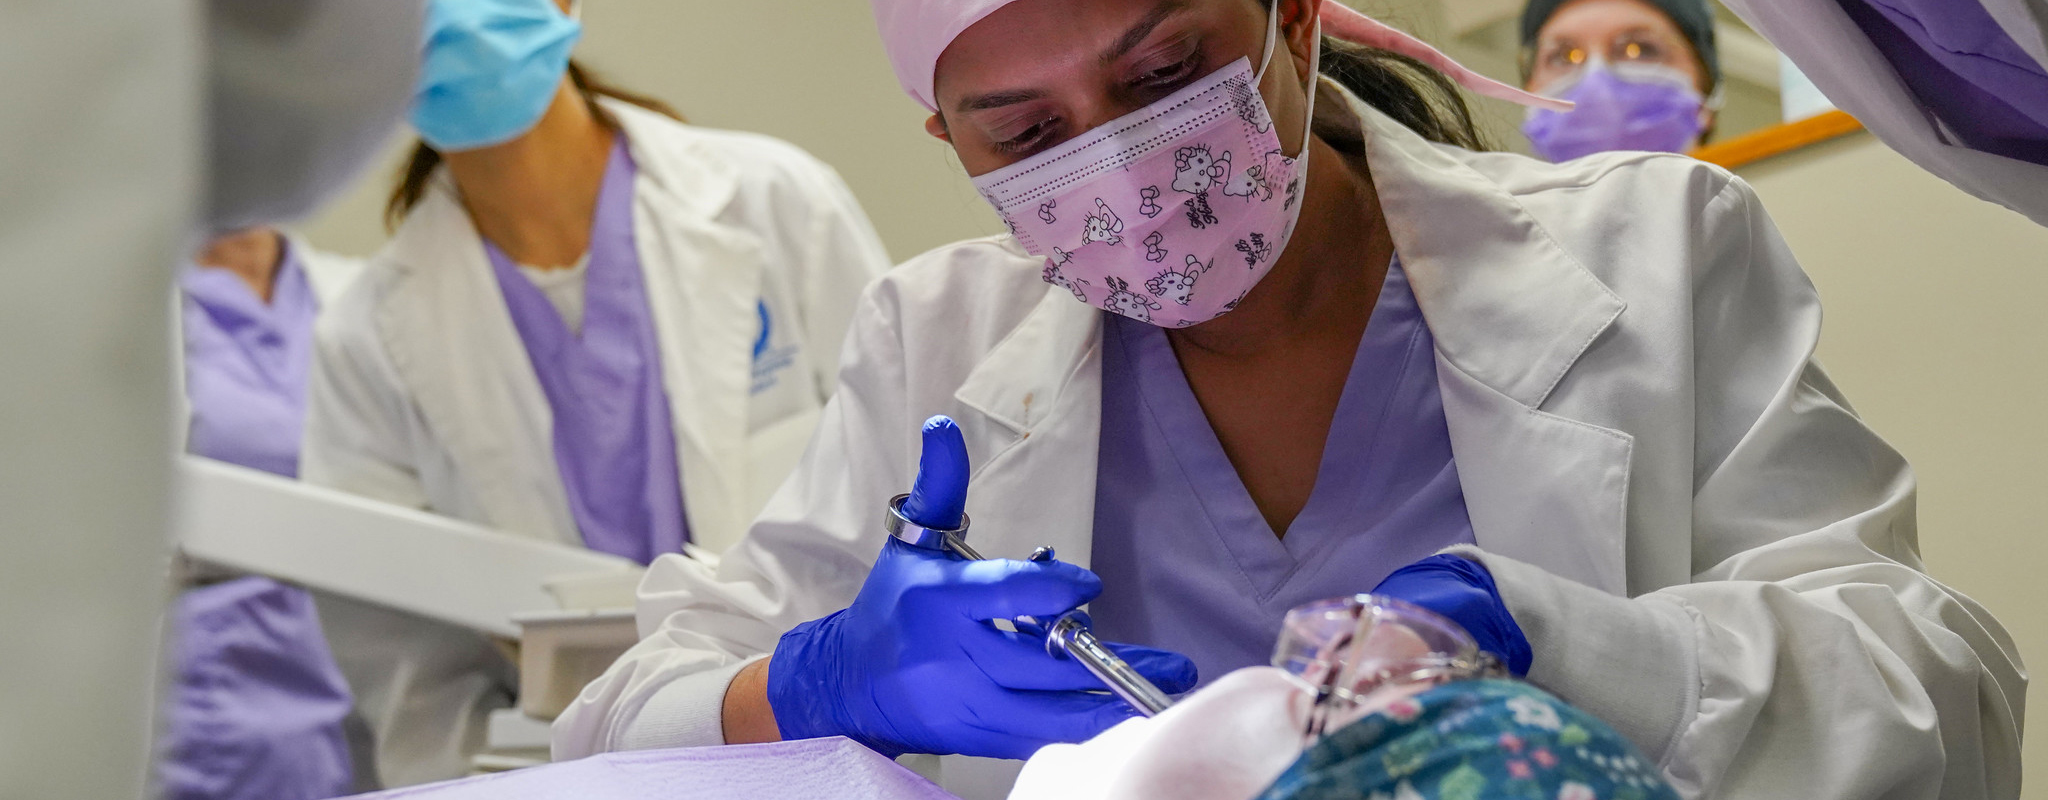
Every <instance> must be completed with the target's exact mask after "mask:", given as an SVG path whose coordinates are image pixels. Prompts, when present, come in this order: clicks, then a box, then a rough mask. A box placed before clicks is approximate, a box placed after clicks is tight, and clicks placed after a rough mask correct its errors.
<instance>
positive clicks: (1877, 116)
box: [1723, 0, 2048, 225]
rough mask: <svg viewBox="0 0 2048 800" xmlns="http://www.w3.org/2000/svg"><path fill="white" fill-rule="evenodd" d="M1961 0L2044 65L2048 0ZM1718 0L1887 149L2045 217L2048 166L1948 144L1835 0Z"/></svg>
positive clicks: (2045, 220)
mask: <svg viewBox="0 0 2048 800" xmlns="http://www.w3.org/2000/svg"><path fill="white" fill-rule="evenodd" d="M1965 1H1966V2H1972V3H1981V4H1982V5H1983V6H1984V9H1985V11H1986V12H1988V13H1989V14H1990V15H1991V17H1992V18H1993V19H1994V20H1996V21H1997V22H1998V25H1999V28H2000V29H2002V30H2003V31H2005V33H2006V34H2007V35H2008V36H2010V37H2012V40H2013V42H2014V43H2016V44H2018V45H2019V47H2020V48H2021V49H2022V50H2024V51H2026V53H2027V54H2028V55H2030V56H2032V57H2033V58H2034V59H2035V60H2037V61H2039V62H2040V63H2041V64H2042V65H2043V66H2048V0H1965ZM1723 4H1725V5H1726V6H1728V8H1729V9H1730V10H1732V11H1734V12H1735V13H1736V14H1738V15H1740V16H1741V17H1742V19H1743V21H1745V22H1748V23H1749V26H1750V27H1751V28H1754V29H1755V30H1756V31H1757V32H1758V33H1761V34H1763V35H1764V38H1766V39H1769V40H1770V42H1771V44H1774V45H1776V46H1777V47H1778V49H1779V50H1780V51H1782V52H1783V53H1784V54H1785V55H1786V56H1788V57H1790V58H1791V59H1792V61H1793V62H1794V63H1796V64H1797V65H1798V66H1799V69H1800V71H1802V72H1804V73H1805V74H1806V75H1807V77H1808V78H1810V79H1811V80H1812V81H1813V83H1814V85H1815V86H1818V87H1820V90H1821V91H1822V92H1825V93H1826V94H1827V97H1828V99H1830V100H1832V101H1834V103H1835V105H1837V106H1838V107H1840V108H1841V109H1842V110H1843V111H1847V112H1849V113H1850V114H1851V115H1853V116H1855V117H1856V119H1857V120H1859V121H1861V122H1862V123H1863V125H1864V127H1867V128H1869V129H1870V131H1871V133H1874V134H1876V135H1877V138H1879V139H1881V140H1883V141H1884V143H1885V144H1886V145H1889V146H1890V147H1891V148H1892V149H1893V150H1897V151H1899V153H1900V154H1901V155H1904V156H1905V157H1907V158H1909V159H1912V160H1913V163H1915V164H1918V165H1920V167H1921V168H1922V169H1925V170H1927V171H1929V172H1932V173H1934V174H1936V175H1939V176H1941V178H1942V179H1943V180H1946V181H1948V182H1949V183H1952V184H1955V185H1956V186H1957V187H1958V188H1960V189H1962V190H1963V191H1966V192H1969V193H1970V194H1972V195H1976V196H1977V197H1979V198H1982V199H1984V200H1988V201H1991V202H1994V203H1997V204H1999V205H2002V206H2005V207H2006V208H2010V209H2012V210H2014V211H2017V212H2019V213H2021V214H2024V215H2026V216H2027V217H2028V218H2030V219H2032V220H2033V221H2035V222H2036V223H2040V224H2042V225H2048V166H2042V165H2040V164H2030V163H2027V162H2025V161H2020V160H2018V159H2012V158H2006V157H2004V156H1998V155H1992V154H1990V153H1986V152H1982V151H1979V150H1973V149H1970V148H1968V147H1962V146H1958V145H1956V144H1952V143H1951V142H1950V138H1949V137H1948V135H1947V134H1946V133H1945V132H1944V131H1943V130H1942V129H1941V127H1940V125H1939V123H1938V121H1937V120H1935V119H1934V117H1933V115H1931V114H1929V113H1928V112H1927V111H1926V110H1925V109H1924V108H1922V107H1921V105H1920V103H1919V101H1918V100H1917V99H1915V97H1914V94H1913V92H1912V90H1911V89H1909V88H1908V87H1907V86H1906V85H1905V83H1904V82H1903V81H1901V80H1900V79H1899V75H1898V70H1897V69H1896V68H1895V67H1893V66H1892V64H1891V62H1890V61H1888V60H1886V59H1885V57H1884V55H1883V54H1882V53H1880V52H1878V50H1877V48H1876V47H1875V46H1873V45H1872V44H1871V42H1870V39H1869V37H1868V36H1866V35H1865V34H1864V33H1863V30H1862V29H1861V28H1859V27H1857V25H1856V23H1855V22H1854V21H1853V20H1851V19H1850V18H1849V16H1848V14H1847V13H1845V12H1844V11H1843V10H1842V7H1841V6H1840V5H1839V3H1838V2H1837V0H1723ZM2043 102H2048V99H2044V100H2043Z"/></svg>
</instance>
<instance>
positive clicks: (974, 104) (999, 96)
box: [958, 89, 1045, 112]
mask: <svg viewBox="0 0 2048 800" xmlns="http://www.w3.org/2000/svg"><path fill="white" fill-rule="evenodd" d="M1044 96H1045V93H1044V92H1041V91H1038V90H1037V89H1019V90H1016V91H1010V92H990V93H988V94H983V95H976V96H974V97H969V98H967V99H965V100H962V101H960V105H959V106H958V109H959V110H960V111H962V112H966V111H988V110H990V109H995V108H1002V107H1003V106H1014V105H1016V104H1018V103H1029V102H1031V101H1033V100H1037V99H1039V98H1042V97H1044Z"/></svg>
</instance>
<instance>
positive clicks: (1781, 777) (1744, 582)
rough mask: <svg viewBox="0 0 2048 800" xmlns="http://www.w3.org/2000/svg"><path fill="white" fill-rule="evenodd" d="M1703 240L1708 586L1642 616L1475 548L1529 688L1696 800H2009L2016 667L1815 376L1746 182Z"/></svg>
mask: <svg viewBox="0 0 2048 800" xmlns="http://www.w3.org/2000/svg"><path fill="white" fill-rule="evenodd" d="M1695 235H1696V236H1697V237H1698V238H1697V245H1696V249H1697V251H1698V252H1697V258H1696V259H1695V264H1696V265H1698V266H1697V268H1696V272H1695V274H1694V276H1693V279H1692V284H1693V290H1694V303H1693V314H1694V326H1693V327H1694V330H1693V334H1694V338H1695V344H1694V354H1695V355H1694V358H1695V363H1694V364H1693V370H1694V372H1695V383H1696V386H1697V389H1696V396H1695V397H1694V403H1695V405H1696V410H1695V415H1696V431H1695V437H1696V448H1695V483H1694V486H1695V491H1694V503H1693V515H1692V530H1691V532H1690V536H1691V542H1692V553H1693V563H1694V569H1695V572H1696V574H1695V575H1694V576H1693V579H1692V581H1691V582H1689V583H1685V584H1682V585H1677V586H1671V587H1666V588H1663V589H1659V590H1656V591H1649V592H1646V593H1643V594H1641V595H1639V596H1637V597H1634V598H1632V599H1630V598H1623V597H1618V596H1614V595H1610V594H1607V593H1604V592H1601V591H1597V590H1595V589H1592V588H1590V587H1587V586H1585V585H1582V584H1578V583H1574V582H1571V581H1568V580H1565V579H1563V578H1559V577H1556V576H1554V575H1552V574H1550V573H1548V572H1545V571H1543V570H1541V569H1539V568H1537V567H1534V566H1530V565H1528V564H1524V563H1520V562H1517V561H1514V560H1511V559H1507V558H1503V557H1500V556H1495V555H1492V554H1488V553H1484V552H1481V551H1479V550H1477V549H1470V548H1468V549H1465V552H1467V553H1468V554H1470V555H1472V556H1474V557H1476V558H1478V559H1480V560H1481V561H1483V562H1484V563H1485V564H1486V565H1487V567H1488V568H1489V569H1490V570H1491V571H1492V572H1493V573H1494V575H1495V577H1496V579H1497V580H1498V582H1499V585H1500V587H1501V591H1502V595H1503V597H1504V599H1505V600H1506V602H1507V604H1508V607H1509V610H1510V612H1511V613H1512V614H1513V615H1514V617H1515V619H1516V621H1517V622H1519V623H1520V624H1521V626H1522V628H1523V630H1524V631H1525V632H1526V633H1527V634H1528V636H1529V640H1530V643H1531V644H1532V645H1533V647H1534V650H1535V661H1534V667H1533V670H1532V671H1531V673H1530V675H1529V677H1530V679H1531V680H1533V681H1534V682H1536V683H1538V684H1540V685H1542V686H1544V687H1546V688H1549V689H1551V690H1552V691H1553V692H1556V693H1557V694H1559V695H1560V696H1562V697H1565V698H1566V699H1568V700H1571V701H1572V702H1574V703H1576V704H1578V705H1580V706H1582V707H1584V708H1586V709H1587V710H1589V711H1592V712H1593V713H1595V714H1597V715H1599V716H1601V717H1603V718H1605V719H1607V720H1608V721H1610V722H1612V723H1613V724H1614V725H1615V726H1616V727H1617V728H1619V729H1620V730H1622V731H1623V732H1624V733H1626V734H1628V735H1629V736H1630V737H1631V738H1632V739H1634V740H1635V741H1636V742H1637V744H1639V745H1640V746H1641V747H1643V748H1644V750H1645V751H1646V752H1648V753H1650V754H1651V755H1652V756H1653V757H1655V758H1658V759H1660V761H1661V766H1662V767H1663V769H1664V770H1665V773H1666V775H1667V776H1668V777H1669V778H1670V779H1671V781H1672V782H1673V784H1674V785H1675V786H1677V787H1678V788H1679V790H1680V791H1681V793H1682V794H1684V795H1685V796H1687V797H1772V796H1783V795H1784V794H1785V793H1786V790H1787V787H1799V788H1798V793H1799V794H1800V796H1802V797H1808V798H1845V799H1846V798H1869V797H1928V798H1932V797H1941V798H1958V799H1960V798H1993V797H1997V798H2009V797H2015V796H2017V794H2018V791H2019V763H2020V762H2019V742H2020V725H2021V711H2022V705H2021V704H2022V697H2023V693H2024V690H2025V684H2026V676H2025V674H2024V672H2023V671H2022V669H2023V668H2022V666H2021V665H2020V661H2019V657H2018V653H2017V650H2016V648H2015V647H2014V645H2013V643H2012V641H2011V639H2010V638H2009V637H2008V636H2007V635H2006V633H2005V632H2004V631H2003V629H2001V628H2000V627H1999V625H1998V623H1997V622H1996V621H1995V620H1993V619H1992V618H1991V616H1990V614H1988V613H1987V612H1986V611H1985V610H1984V609H1983V608H1982V607H1980V606H1978V605H1977V604H1976V603H1975V602H1974V601H1972V600H1970V599H1969V598H1968V597H1965V596H1963V595H1962V594H1960V593H1958V592H1956V591H1954V590H1952V589H1949V588H1948V587H1945V586H1943V585H1941V584H1940V583H1938V582H1936V581H1935V580H1934V579H1933V578H1930V577H1928V576H1927V575H1926V574H1925V573H1924V572H1923V571H1922V569H1921V561H1920V557H1919V553H1918V543H1917V533H1916V530H1915V523H1914V502H1915V499H1914V496H1915V486H1914V478H1913V473H1912V470H1911V468H1910V467H1909V466H1908V465H1907V463H1906V462H1905V460H1904V458H1902V457H1901V456H1900V455H1899V453H1897V452H1896V451H1894V450H1893V449H1892V448H1891V447H1890V446H1889V445H1887V444H1886V443H1885V442H1884V441H1883V440H1882V439H1880V438H1879V437H1878V436H1877V435H1876V434H1875V433H1873V432H1872V431H1871V430H1870V429H1868V428H1867V427H1865V426H1864V424H1863V422H1862V421H1861V420H1860V419H1859V418H1858V417H1857V416H1856V414H1855V412H1854V411H1853V410H1852V409H1851V408H1850V407H1849V405H1848V403H1847V401H1846V400H1845V399H1844V398H1843V397H1842V395H1841V394H1840V393H1839V392H1838V391H1837V390H1836V389H1835V387H1834V386H1833V384H1832V383H1830V382H1829V380H1828V379H1827V377H1826V375H1825V374H1824V373H1823V372H1822V371H1821V370H1820V368H1819V366H1818V365H1816V364H1815V363H1813V361H1812V350H1813V339H1815V338H1817V333H1818V329H1819V301H1818V299H1817V296H1816V295H1815V293H1814V291H1813V288H1812V286H1811V284H1810V283H1808V282H1807V280H1806V278H1805V276H1804V274H1803V273H1802V272H1801V271H1800V270H1799V268H1798V266H1797V264H1796V262H1795V261H1794V260H1793V257H1792V254H1791V252H1790V251H1789V250H1788V248H1787V247H1786V245H1785V243H1784V242H1783V241H1782V240H1781V239H1780V237H1779V235H1778V233H1777V231H1776V229H1775V228H1774V227H1773V225H1772V224H1771V222H1770V220H1769V218H1768V217H1767V216H1766V215H1765V214H1764V212H1763V210H1762V208H1761V207H1760V205H1759V204H1758V202H1757V199H1756V198H1755V196H1754V195H1753V193H1752V192H1751V190H1750V189H1749V187H1748V186H1747V185H1745V184H1743V183H1742V182H1741V181H1740V180H1732V179H1731V180H1730V181H1729V183H1728V184H1727V186H1726V188H1724V189H1723V190H1721V191H1720V192H1719V194H1718V196H1716V197H1715V198H1714V199H1713V200H1712V201H1711V202H1710V203H1708V204H1706V206H1705V211H1704V212H1703V215H1702V217H1701V219H1700V220H1699V222H1698V225H1697V228H1696V231H1695ZM1947 533H1948V534H1950V535H1954V534H1956V533H1959V532H1954V531H1950V532H1947Z"/></svg>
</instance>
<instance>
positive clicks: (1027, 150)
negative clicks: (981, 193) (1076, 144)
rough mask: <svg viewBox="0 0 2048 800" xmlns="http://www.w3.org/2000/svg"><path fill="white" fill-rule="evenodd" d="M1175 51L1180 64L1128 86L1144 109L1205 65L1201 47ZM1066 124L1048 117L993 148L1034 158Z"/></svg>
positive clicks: (1186, 45) (1155, 71)
mask: <svg viewBox="0 0 2048 800" xmlns="http://www.w3.org/2000/svg"><path fill="white" fill-rule="evenodd" d="M1176 47H1177V49H1179V50H1180V51H1181V52H1180V54H1179V58H1178V59H1177V60H1175V61H1174V62H1173V63H1171V64H1168V65H1166V66H1162V67H1157V68H1154V69H1150V70H1145V71H1142V72H1139V73H1138V75H1137V76H1136V77H1134V78H1132V79H1130V80H1129V81H1128V82H1126V84H1125V86H1126V88H1125V89H1124V91H1126V92H1128V93H1129V94H1130V96H1131V97H1132V99H1134V100H1137V101H1139V102H1140V104H1141V105H1142V104H1146V103H1151V102H1152V101H1154V100H1157V99H1158V98H1161V97H1164V96H1166V95H1169V94H1172V93H1174V92H1176V91H1179V90H1180V88H1181V87H1183V86H1185V85H1187V84H1188V83H1189V82H1191V81H1193V80H1194V79H1195V78H1196V77H1199V73H1200V71H1201V68H1202V63H1203V54H1202V49H1201V47H1200V45H1199V43H1197V42H1193V41H1189V42H1183V43H1178V44H1177V45H1176ZM1155 63H1156V59H1155ZM1063 123H1064V120H1062V119H1061V118H1060V117H1058V116H1047V117H1045V118H1044V119H1041V120H1039V121H1038V122H1036V123H1033V124H1031V125H1030V126H1028V127H1025V128H1024V129H1023V130H1021V131H1018V132H1017V133H1016V134H1014V135H1009V136H1007V137H1005V138H1000V139H997V140H996V141H994V142H993V143H992V144H991V147H993V148H994V149H995V151H996V152H998V153H1001V154H1003V155H1005V156H1008V157H1012V158H1016V157H1023V156H1028V155H1031V154H1032V153H1035V152H1037V151H1039V150H1043V149H1045V148H1047V147H1050V146H1052V145H1054V144H1056V143H1057V142H1058V141H1059V140H1060V134H1061V131H1062V129H1063V128H1064V125H1063ZM996 136H997V137H1002V136H1004V134H1002V133H1000V132H998V133H997V134H996ZM991 138H994V137H991Z"/></svg>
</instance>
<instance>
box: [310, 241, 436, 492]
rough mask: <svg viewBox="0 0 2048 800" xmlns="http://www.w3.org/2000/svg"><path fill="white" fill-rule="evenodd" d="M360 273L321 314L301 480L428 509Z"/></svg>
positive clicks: (393, 375) (399, 389)
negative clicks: (355, 280) (353, 282)
mask: <svg viewBox="0 0 2048 800" xmlns="http://www.w3.org/2000/svg"><path fill="white" fill-rule="evenodd" d="M373 283H374V282H373V281H372V280H370V279H369V276H364V278H363V279H362V280H358V281H357V282H355V284H354V285H352V286H351V287H349V289H348V290H347V291H345V292H344V293H343V294H342V296H341V298H340V299H338V300H337V301H336V302H335V304H334V305H333V306H332V307H330V308H329V309H328V310H326V311H325V312H324V313H322V314H321V315H320V318H319V322H318V323H316V325H315V327H314V337H313V342H314V344H313V349H314V355H313V370H312V373H313V374H312V378H311V385H310V386H308V387H307V390H306V432H305V438H304V441H303V444H302V447H301V449H300V453H299V477H300V479H301V480H304V481H306V482H307V483H311V484H315V485H318V486H326V487H329V488H334V489H340V490H342V491H346V492H351V493H354V494H358V495H362V496H364V497H368V498H371V499H375V500H382V501H384V502H387V503H393V504H396V505H401V506H406V507H408V508H426V507H427V493H426V487H425V485H424V484H423V483H422V481H421V480H420V476H419V471H418V470H417V468H416V467H415V466H414V464H413V459H412V456H411V450H410V448H409V447H408V446H407V444H406V442H408V441H409V438H408V437H407V436H406V435H405V433H406V426H407V425H408V424H409V423H408V415H407V406H406V403H407V402H408V401H407V400H406V397H407V395H406V393H405V391H404V389H403V386H404V383H403V381H401V380H400V378H399V376H398V371H397V369H396V368H395V367H393V366H392V364H391V362H390V360H389V359H388V358H387V357H386V356H385V354H384V348H383V344H382V342H380V341H379V339H378V336H377V330H376V325H375V317H374V316H373V313H372V311H371V309H372V303H371V300H372V297H371V293H372V292H374V291H375V290H376V288H377V287H376V286H374V285H373Z"/></svg>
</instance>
